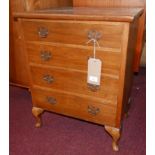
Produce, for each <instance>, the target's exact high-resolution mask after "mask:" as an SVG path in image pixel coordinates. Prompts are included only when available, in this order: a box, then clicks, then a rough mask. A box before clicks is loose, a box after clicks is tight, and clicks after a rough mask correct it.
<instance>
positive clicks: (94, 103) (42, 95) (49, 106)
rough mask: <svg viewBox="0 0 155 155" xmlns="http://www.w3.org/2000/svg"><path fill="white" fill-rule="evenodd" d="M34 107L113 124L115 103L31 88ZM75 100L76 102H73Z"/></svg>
mask: <svg viewBox="0 0 155 155" xmlns="http://www.w3.org/2000/svg"><path fill="white" fill-rule="evenodd" d="M32 98H33V103H34V107H40V108H42V109H45V110H48V111H52V112H56V113H60V114H63V115H67V116H72V117H75V118H79V119H83V120H86V121H90V122H95V123H99V124H102V125H104V124H108V125H111V126H115V114H116V105H114V102H116V100H115V101H113V100H105V101H103V100H96V99H92V98H90V97H83V96H80V95H71V94H69V93H68V94H66V93H65V92H62V91H59V92H58V91H55V90H50V91H47V89H38V88H37V89H32ZM75 101H76V102H75Z"/></svg>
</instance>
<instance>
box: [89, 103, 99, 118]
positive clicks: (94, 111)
mask: <svg viewBox="0 0 155 155" xmlns="http://www.w3.org/2000/svg"><path fill="white" fill-rule="evenodd" d="M99 112H100V109H99V108H96V107H94V106H90V105H89V106H88V113H89V114H91V115H93V116H96V115H97V114H98V113H99Z"/></svg>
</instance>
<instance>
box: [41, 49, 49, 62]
mask: <svg viewBox="0 0 155 155" xmlns="http://www.w3.org/2000/svg"><path fill="white" fill-rule="evenodd" d="M40 57H41V59H42V60H43V61H48V60H50V59H51V58H52V54H51V52H50V51H41V53H40Z"/></svg>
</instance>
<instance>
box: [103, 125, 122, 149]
mask: <svg viewBox="0 0 155 155" xmlns="http://www.w3.org/2000/svg"><path fill="white" fill-rule="evenodd" d="M105 130H106V131H107V132H108V133H109V134H110V135H111V137H112V139H113V142H112V148H113V150H114V151H119V147H118V140H119V139H120V136H121V133H120V129H119V128H114V127H111V126H107V125H105Z"/></svg>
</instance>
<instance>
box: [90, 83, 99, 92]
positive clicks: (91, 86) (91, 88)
mask: <svg viewBox="0 0 155 155" xmlns="http://www.w3.org/2000/svg"><path fill="white" fill-rule="evenodd" d="M87 86H88V88H89V89H90V90H91V91H93V92H96V91H98V90H99V88H100V86H99V85H94V84H89V83H88V84H87Z"/></svg>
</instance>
